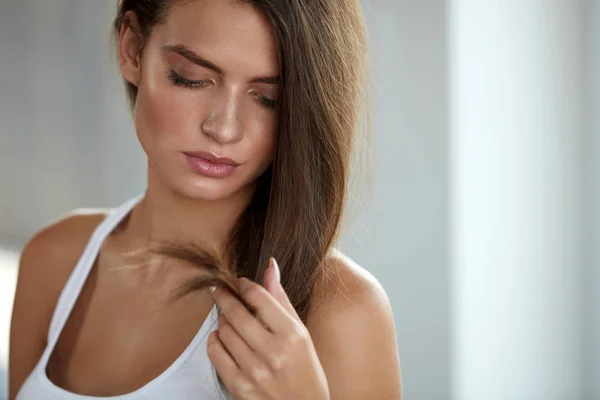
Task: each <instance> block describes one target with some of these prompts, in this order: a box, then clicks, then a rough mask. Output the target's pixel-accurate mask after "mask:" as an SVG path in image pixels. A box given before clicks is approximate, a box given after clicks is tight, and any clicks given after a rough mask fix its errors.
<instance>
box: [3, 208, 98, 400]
mask: <svg viewBox="0 0 600 400" xmlns="http://www.w3.org/2000/svg"><path fill="white" fill-rule="evenodd" d="M107 213H108V210H90V209H79V210H74V211H72V212H70V213H68V214H66V215H64V216H62V217H61V218H58V219H56V220H54V221H52V222H51V223H50V224H48V225H47V226H45V227H44V228H42V229H41V230H40V231H38V232H37V233H36V234H35V235H33V237H31V239H29V241H28V242H27V244H26V245H25V247H24V248H23V251H22V252H21V257H20V260H19V272H18V278H17V288H16V291H15V300H14V304H13V312H12V317H11V326H10V349H9V399H14V398H15V397H16V393H17V390H18V389H19V388H20V387H21V385H22V384H23V382H24V381H25V378H26V377H27V375H29V373H30V372H31V370H32V369H33V367H34V366H35V364H36V363H37V360H38V359H39V357H40V356H41V354H42V352H43V350H44V348H45V345H46V335H47V332H48V327H49V325H50V320H51V318H52V314H53V311H54V307H55V306H56V303H57V301H58V298H59V296H60V293H61V291H62V288H63V286H64V285H65V283H66V281H67V279H68V277H69V275H70V274H71V272H72V270H73V267H74V266H75V264H76V263H77V260H78V259H79V257H80V255H81V253H82V252H83V249H84V248H85V245H86V243H87V241H88V240H89V238H90V236H91V235H92V233H93V231H94V229H95V228H96V227H97V226H98V224H99V223H100V222H101V221H102V220H103V219H104V218H105V217H106V215H107Z"/></svg>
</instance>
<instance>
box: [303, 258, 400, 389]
mask: <svg viewBox="0 0 600 400" xmlns="http://www.w3.org/2000/svg"><path fill="white" fill-rule="evenodd" d="M334 262H336V263H337V267H336V268H335V269H334V270H335V271H336V272H334V273H333V274H331V275H330V277H329V278H328V280H329V283H327V284H324V285H323V286H322V288H321V289H320V290H317V292H319V291H320V292H321V293H320V294H319V295H318V296H317V297H320V300H321V301H320V302H319V307H318V308H317V309H316V310H315V312H314V315H313V317H312V318H310V319H309V324H308V327H309V331H310V332H311V337H312V338H313V343H314V345H315V348H316V350H317V354H318V355H319V360H320V362H321V365H322V366H323V369H324V371H325V375H326V376H327V381H328V384H329V390H330V395H331V399H332V400H341V399H344V400H366V399H381V400H400V399H401V397H402V389H401V386H402V383H401V373H400V362H399V359H398V348H397V344H396V330H395V326H394V318H393V314H392V309H391V305H390V302H389V300H388V298H387V296H386V294H385V292H384V291H383V288H382V287H381V285H380V284H379V283H378V282H377V281H376V280H375V278H373V277H372V276H371V275H370V274H368V273H367V272H366V271H364V270H362V269H361V268H360V267H358V266H357V265H356V264H354V265H348V263H352V262H351V261H349V260H348V259H344V258H341V259H340V258H338V259H337V260H335V261H334Z"/></svg>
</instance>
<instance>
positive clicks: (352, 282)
mask: <svg viewBox="0 0 600 400" xmlns="http://www.w3.org/2000/svg"><path fill="white" fill-rule="evenodd" d="M312 304H313V307H312V310H311V317H315V318H314V319H315V320H316V319H317V317H318V319H319V320H323V317H326V316H328V315H329V314H332V313H333V314H339V313H344V314H348V313H350V314H353V313H359V314H360V313H364V312H368V313H371V312H374V311H378V310H379V311H382V312H391V307H390V304H389V300H388V297H387V294H386V293H385V291H384V289H383V287H382V286H381V284H380V283H379V281H378V280H377V279H376V278H375V277H374V276H373V274H371V273H370V272H369V271H367V270H366V269H365V268H363V267H361V266H360V265H358V264H357V263H356V262H354V261H353V260H352V259H350V258H349V257H348V256H347V255H345V254H343V253H342V252H341V251H339V250H335V249H334V250H332V251H331V252H330V254H329V256H328V257H327V258H326V260H325V262H324V263H323V267H322V268H321V270H320V271H319V275H318V277H317V281H316V284H315V290H314V293H313V300H312ZM315 323H317V322H316V321H315Z"/></svg>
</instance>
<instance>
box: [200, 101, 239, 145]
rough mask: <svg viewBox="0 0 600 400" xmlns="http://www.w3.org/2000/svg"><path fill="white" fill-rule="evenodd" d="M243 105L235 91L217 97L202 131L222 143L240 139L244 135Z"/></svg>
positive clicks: (206, 116)
mask: <svg viewBox="0 0 600 400" xmlns="http://www.w3.org/2000/svg"><path fill="white" fill-rule="evenodd" d="M241 107H242V105H241V102H240V101H239V100H238V99H237V98H236V96H235V94H233V93H232V94H229V95H224V96H222V98H220V99H215V101H214V102H212V104H211V107H209V109H208V111H207V113H206V115H205V117H204V121H202V124H201V129H202V132H204V133H205V134H206V135H208V136H210V137H211V138H212V139H213V140H215V141H216V142H218V143H220V144H228V143H235V142H238V141H240V140H241V139H242V137H243V132H242V124H241V121H240V117H241Z"/></svg>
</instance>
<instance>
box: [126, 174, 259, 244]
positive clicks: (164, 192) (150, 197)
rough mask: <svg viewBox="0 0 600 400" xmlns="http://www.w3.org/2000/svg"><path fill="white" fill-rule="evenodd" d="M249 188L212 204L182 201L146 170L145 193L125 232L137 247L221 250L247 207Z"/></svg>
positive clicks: (189, 200)
mask: <svg viewBox="0 0 600 400" xmlns="http://www.w3.org/2000/svg"><path fill="white" fill-rule="evenodd" d="M252 191H253V190H251V188H249V189H245V190H241V191H239V192H238V193H236V194H234V195H232V196H230V197H228V198H225V199H219V200H214V201H205V200H198V199H193V198H190V197H185V196H183V195H181V194H179V193H177V192H175V191H173V190H172V189H171V188H170V187H168V186H167V185H165V183H164V182H163V181H162V180H161V178H160V177H159V176H157V175H156V173H154V172H153V171H152V168H151V167H150V166H149V168H148V189H147V191H146V194H145V196H144V198H143V199H142V201H141V202H140V203H139V204H138V205H137V206H136V207H135V209H134V210H133V211H132V213H131V216H130V221H129V223H128V228H127V231H128V233H129V235H128V236H129V237H130V238H131V239H132V240H133V241H134V242H136V244H139V245H142V246H146V245H149V244H150V243H156V242H169V243H182V244H203V243H211V244H216V245H217V246H219V247H221V246H223V245H224V244H225V243H226V242H227V241H228V240H229V237H230V234H231V231H232V230H233V228H234V226H235V224H236V222H237V220H238V218H239V217H240V215H241V214H242V213H243V212H244V210H245V209H246V207H248V205H249V203H250V200H251V196H252Z"/></svg>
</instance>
